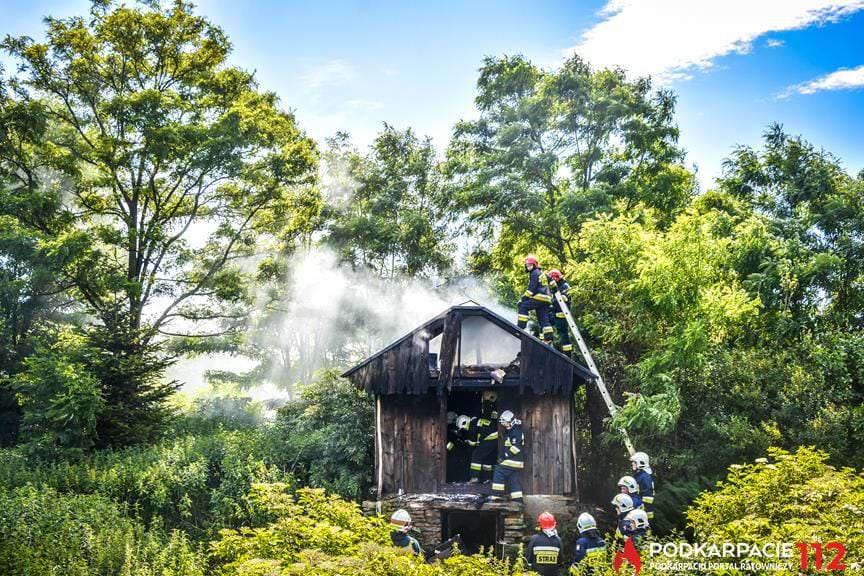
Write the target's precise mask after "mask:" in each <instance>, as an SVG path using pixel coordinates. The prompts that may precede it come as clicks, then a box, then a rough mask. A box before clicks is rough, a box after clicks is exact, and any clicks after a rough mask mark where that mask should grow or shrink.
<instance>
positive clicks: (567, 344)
mask: <svg viewBox="0 0 864 576" xmlns="http://www.w3.org/2000/svg"><path fill="white" fill-rule="evenodd" d="M549 290H550V291H551V292H552V294H555V292H559V293H560V294H561V296H563V297H564V301H565V302H567V301H568V300H567V292H568V291H569V290H570V284H568V283H567V280H565V279H564V278H561V280H560V281H558V282H556V281H555V280H554V279H553V278H549ZM549 313H550V314H551V315H552V320H553V323H554V324H555V332H556V333H557V334H558V340H559V342H561V351H562V352H564V353H565V354H569V353H570V352H573V342H571V341H570V328H569V326H567V317H566V316H564V311H563V310H561V305H560V304H558V299H557V298H555V297H554V296H553V297H552V307H551V308H550V310H549Z"/></svg>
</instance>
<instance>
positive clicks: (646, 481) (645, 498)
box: [633, 469, 654, 517]
mask: <svg viewBox="0 0 864 576" xmlns="http://www.w3.org/2000/svg"><path fill="white" fill-rule="evenodd" d="M633 479H634V480H636V483H637V484H639V496H640V497H641V498H642V502H643V503H644V504H645V511H646V512H647V513H648V516H649V517H651V516H653V514H654V477H653V476H652V475H651V474H649V473H648V472H647V471H645V470H642V469H639V470H637V471H636V473H635V474H634V475H633Z"/></svg>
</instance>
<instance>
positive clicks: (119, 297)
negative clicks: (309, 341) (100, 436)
mask: <svg viewBox="0 0 864 576" xmlns="http://www.w3.org/2000/svg"><path fill="white" fill-rule="evenodd" d="M46 22H47V34H46V41H45V42H44V43H36V42H34V41H32V40H31V39H29V38H9V39H7V40H6V41H5V42H4V43H3V46H4V48H5V49H6V50H7V51H8V52H9V53H10V54H11V55H12V56H13V57H15V58H17V60H18V61H19V64H20V66H19V73H18V75H17V76H16V77H15V78H14V79H13V80H12V81H11V85H12V87H13V89H14V90H15V94H16V98H17V99H18V100H19V101H20V102H21V104H22V105H25V106H28V107H33V108H34V109H38V111H39V113H40V114H42V115H43V116H44V118H45V122H46V124H47V126H48V127H49V128H48V130H47V131H46V132H45V136H44V137H45V143H44V145H45V146H46V147H47V148H48V149H49V150H51V151H52V153H53V157H52V158H51V165H52V166H53V167H54V168H55V169H57V170H60V171H62V173H63V174H64V175H65V176H66V177H67V178H68V197H67V198H65V203H64V209H65V211H66V213H67V214H68V215H70V216H72V217H73V218H70V222H69V225H68V226H67V227H66V228H65V229H63V230H62V231H59V232H57V233H55V234H52V235H51V236H50V237H49V238H47V239H46V240H45V241H44V242H42V244H41V249H42V250H43V251H44V253H45V254H46V255H48V256H50V257H58V258H61V259H62V260H63V266H62V277H63V279H64V281H65V282H68V283H69V284H70V285H71V287H72V288H71V293H72V294H73V295H74V296H75V297H76V298H78V299H80V301H81V302H82V303H84V304H85V305H86V307H87V309H88V310H89V311H90V313H92V314H93V315H94V316H95V317H96V318H98V320H99V323H100V325H101V329H102V330H104V332H100V334H98V335H95V336H94V338H95V340H96V341H97V342H102V343H103V344H104V343H105V337H104V336H105V335H111V336H110V338H111V339H112V342H111V343H110V345H108V349H109V350H110V351H111V352H112V354H113V356H112V357H113V358H114V359H115V360H116V361H115V362H114V364H112V365H111V366H109V367H106V373H107V374H110V376H105V374H103V376H105V378H103V380H102V381H103V384H105V385H106V389H105V400H106V406H110V407H111V408H112V410H111V416H110V420H111V421H112V422H111V423H109V422H103V423H102V426H101V428H100V429H102V430H109V429H123V430H127V431H132V430H134V429H135V426H134V421H135V419H136V417H137V416H140V417H141V418H142V420H143V421H149V420H150V419H151V418H150V414H149V412H150V411H151V410H153V409H155V408H156V407H157V406H161V403H162V400H164V397H165V394H166V393H167V391H166V390H164V389H162V390H158V385H157V384H156V380H155V378H153V377H152V376H153V375H152V374H150V375H146V374H145V372H146V368H147V365H149V363H146V364H142V363H141V360H142V359H143V358H145V357H146V356H147V354H148V353H149V352H152V347H153V346H155V345H156V344H157V342H158V339H159V336H160V335H169V336H170V335H177V334H181V335H184V336H189V335H197V336H200V335H202V334H204V333H206V331H207V330H208V327H207V324H208V323H209V322H213V321H214V320H215V319H219V318H222V317H224V316H225V315H226V314H231V311H230V310H226V309H225V308H224V307H222V306H219V305H217V304H216V303H217V302H228V303H230V302H237V301H239V300H242V299H243V298H244V297H246V292H245V285H244V279H243V275H242V273H241V270H240V267H239V266H238V262H239V261H240V260H241V259H242V258H244V257H246V256H248V255H250V254H251V253H252V252H253V250H254V248H255V240H256V235H257V234H258V233H259V232H260V231H261V230H263V229H267V228H268V227H272V226H273V224H274V222H276V221H277V220H278V218H279V217H280V215H282V214H285V213H286V212H287V213H290V211H291V209H292V206H293V205H294V204H295V202H296V196H297V194H305V193H306V187H307V186H308V184H310V183H311V182H312V181H313V179H314V176H315V162H316V151H315V147H314V144H313V143H312V141H311V140H309V139H308V138H306V137H305V136H304V135H303V134H302V133H301V131H300V130H299V129H298V128H297V125H296V123H295V121H294V118H293V116H292V115H291V114H289V113H286V112H283V111H281V110H280V109H279V108H278V107H277V98H276V96H275V95H274V94H273V93H270V92H262V91H260V90H259V88H258V86H257V83H256V81H255V79H254V77H253V75H252V74H251V73H248V72H245V71H243V70H240V69H238V68H233V67H229V66H227V65H226V58H227V56H228V53H229V51H230V44H229V42H228V40H227V38H226V37H225V35H224V33H223V32H222V30H221V29H219V28H218V27H216V26H214V25H212V24H210V23H209V22H208V21H207V20H206V19H204V18H202V17H200V16H196V15H195V14H194V13H193V12H192V6H191V4H189V3H187V2H183V1H182V0H177V1H175V2H174V3H173V4H172V5H171V6H169V7H167V8H163V7H162V6H161V5H160V4H159V3H156V2H152V3H147V4H146V5H145V6H143V7H134V8H133V7H127V6H125V5H114V4H113V3H111V2H102V1H100V2H94V4H93V8H92V10H91V14H90V17H89V18H83V17H74V18H69V19H63V20H59V19H53V18H48V19H47V20H46ZM4 160H7V161H12V158H11V157H9V156H7V157H5V158H4ZM20 222H21V225H23V226H30V227H35V226H36V225H37V223H36V222H33V221H30V220H28V219H27V218H20ZM159 366H160V364H159V363H157V364H156V369H157V372H158V367H159ZM118 419H122V422H120V421H118ZM121 424H122V425H121ZM149 428H150V427H149V426H143V427H142V429H149ZM130 433H131V432H130ZM134 439H135V438H134V433H132V436H129V435H127V434H120V435H119V436H118V437H116V438H113V439H111V440H110V441H116V442H127V441H133V440H134Z"/></svg>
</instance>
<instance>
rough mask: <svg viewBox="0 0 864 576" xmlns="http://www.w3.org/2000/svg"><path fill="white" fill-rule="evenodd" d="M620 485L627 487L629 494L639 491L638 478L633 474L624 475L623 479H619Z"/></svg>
mask: <svg viewBox="0 0 864 576" xmlns="http://www.w3.org/2000/svg"><path fill="white" fill-rule="evenodd" d="M618 486H619V487H621V486H623V487H624V488H627V492H628V493H629V494H636V493H637V492H639V484H637V483H636V479H635V478H633V477H632V476H622V477H621V479H620V480H618Z"/></svg>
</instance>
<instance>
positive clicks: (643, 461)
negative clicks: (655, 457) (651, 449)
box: [630, 452, 651, 468]
mask: <svg viewBox="0 0 864 576" xmlns="http://www.w3.org/2000/svg"><path fill="white" fill-rule="evenodd" d="M630 461H631V462H635V463H636V468H648V467H650V466H651V461H650V460H649V459H648V455H647V454H645V453H644V452H636V453H634V454H633V455H632V456H630Z"/></svg>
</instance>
